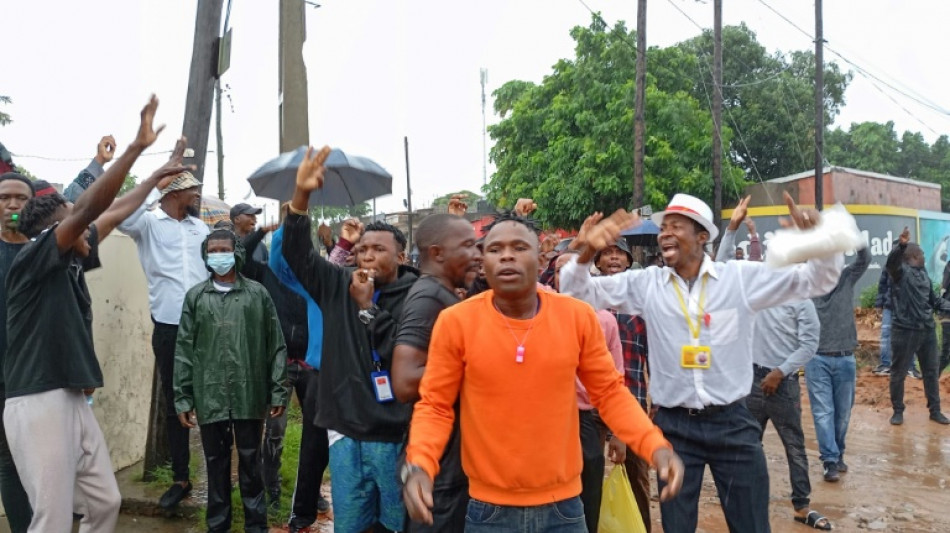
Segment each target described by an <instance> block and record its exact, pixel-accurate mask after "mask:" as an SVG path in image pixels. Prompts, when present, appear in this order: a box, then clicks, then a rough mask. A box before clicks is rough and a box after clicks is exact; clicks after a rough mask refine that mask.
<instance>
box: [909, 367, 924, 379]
mask: <svg viewBox="0 0 950 533" xmlns="http://www.w3.org/2000/svg"><path fill="white" fill-rule="evenodd" d="M907 375H908V376H910V377H912V378H914V379H923V376H921V375H920V370H917V369H916V368H911V369H910V370H908V371H907Z"/></svg>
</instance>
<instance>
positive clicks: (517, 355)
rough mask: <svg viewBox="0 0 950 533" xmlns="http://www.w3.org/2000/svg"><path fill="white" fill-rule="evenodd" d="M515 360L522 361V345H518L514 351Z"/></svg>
mask: <svg viewBox="0 0 950 533" xmlns="http://www.w3.org/2000/svg"><path fill="white" fill-rule="evenodd" d="M515 362H516V363H524V346H519V347H518V349H517V350H516V351H515Z"/></svg>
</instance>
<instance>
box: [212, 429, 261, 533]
mask: <svg viewBox="0 0 950 533" xmlns="http://www.w3.org/2000/svg"><path fill="white" fill-rule="evenodd" d="M263 430H264V421H263V420H225V421H222V422H213V423H211V424H202V425H201V446H202V447H203V448H204V452H205V463H206V464H207V467H208V519H207V523H208V531H209V533H218V532H224V531H230V530H231V447H232V445H236V446H237V454H238V484H239V486H240V488H241V501H242V503H243V504H244V531H248V532H260V533H267V508H266V503H265V501H264V478H263V475H262V473H261V435H262V432H263Z"/></svg>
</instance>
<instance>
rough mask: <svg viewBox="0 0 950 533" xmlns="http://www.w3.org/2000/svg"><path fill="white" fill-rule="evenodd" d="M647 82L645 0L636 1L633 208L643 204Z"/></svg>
mask: <svg viewBox="0 0 950 533" xmlns="http://www.w3.org/2000/svg"><path fill="white" fill-rule="evenodd" d="M646 82H647V0H638V1H637V78H636V83H635V85H636V94H635V96H634V102H633V206H631V207H632V208H633V209H639V208H640V207H642V206H643V154H644V145H643V132H644V130H645V129H646V124H645V122H644V118H643V106H644V103H645V96H646Z"/></svg>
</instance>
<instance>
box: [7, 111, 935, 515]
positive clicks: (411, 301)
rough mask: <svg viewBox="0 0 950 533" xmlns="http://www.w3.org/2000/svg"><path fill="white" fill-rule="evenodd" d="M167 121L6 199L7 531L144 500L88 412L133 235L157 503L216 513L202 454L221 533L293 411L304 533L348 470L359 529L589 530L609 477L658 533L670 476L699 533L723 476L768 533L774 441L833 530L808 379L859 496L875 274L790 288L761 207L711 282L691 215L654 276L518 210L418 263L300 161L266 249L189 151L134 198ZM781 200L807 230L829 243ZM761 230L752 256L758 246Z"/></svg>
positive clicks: (700, 220) (275, 468) (463, 231)
mask: <svg viewBox="0 0 950 533" xmlns="http://www.w3.org/2000/svg"><path fill="white" fill-rule="evenodd" d="M157 107H158V101H157V99H155V98H154V97H153V98H152V99H151V100H150V101H149V103H148V104H147V105H146V106H145V108H144V109H143V111H142V115H141V123H140V127H139V131H138V133H137V134H136V136H135V139H134V141H133V142H132V144H131V145H130V146H129V147H128V149H126V151H125V152H124V153H122V155H120V156H119V157H118V158H116V159H115V160H114V161H113V156H114V153H115V148H116V142H115V139H114V138H112V137H111V136H110V137H104V138H103V139H102V141H101V142H100V143H99V146H98V148H97V156H96V159H95V160H94V161H93V162H92V163H91V164H90V166H89V167H87V168H86V169H85V170H83V172H82V173H80V175H79V176H78V177H77V178H76V180H74V182H73V183H72V184H70V186H69V187H68V188H67V189H66V195H65V196H64V195H61V194H59V193H56V192H55V190H53V189H52V188H51V187H49V186H48V184H38V183H37V182H32V181H30V180H29V179H27V178H25V177H23V176H21V175H19V174H16V173H6V174H3V175H2V176H0V210H2V223H3V227H2V231H0V277H2V278H3V281H4V283H2V284H0V287H2V288H3V289H2V293H0V314H2V315H3V316H2V318H3V319H4V320H5V322H6V328H5V329H2V328H0V330H2V331H3V332H4V333H3V335H4V336H3V338H0V349H2V351H0V356H2V361H3V372H2V373H0V386H2V387H3V391H2V392H3V394H2V395H0V401H2V402H3V403H0V407H2V410H3V419H2V420H3V425H2V427H0V496H2V499H3V503H4V507H5V508H6V510H7V518H8V521H9V523H10V527H11V530H12V531H14V532H16V533H19V532H23V531H30V532H65V531H70V530H71V527H72V524H73V521H74V518H75V517H76V516H80V517H81V518H79V520H80V526H79V527H80V531H84V532H85V531H88V532H92V531H96V532H98V531H113V530H114V529H115V523H116V519H117V515H118V511H119V505H120V501H121V496H120V494H119V490H118V487H117V485H116V480H115V476H114V474H113V473H112V469H111V463H110V461H109V453H108V446H107V443H106V442H105V439H104V437H103V434H102V432H101V431H100V429H99V425H98V422H97V421H96V418H95V416H94V415H93V411H92V408H91V407H90V405H91V401H90V400H91V397H92V396H91V395H92V392H93V391H94V390H95V389H96V388H99V387H102V386H103V385H104V383H103V378H102V371H101V369H100V366H99V363H98V360H97V358H96V354H95V350H94V347H93V342H92V337H93V335H92V316H91V314H92V311H91V296H90V294H89V290H88V287H87V285H86V282H85V272H86V271H87V270H91V269H95V268H98V267H99V266H100V261H99V256H98V246H99V243H100V242H101V241H102V240H103V239H105V238H106V237H107V236H108V235H109V234H111V233H112V231H113V230H115V229H118V230H120V231H122V232H123V233H125V234H126V235H128V236H130V237H131V238H132V239H133V240H134V241H135V243H136V245H137V248H138V254H139V259H140V261H141V264H142V268H143V270H144V272H145V275H146V279H147V282H148V294H149V306H150V312H151V315H152V321H153V323H154V329H153V333H152V348H153V352H154V355H155V359H156V363H157V368H158V371H159V373H160V382H161V385H162V391H163V393H164V397H165V403H166V412H165V416H166V422H167V438H168V446H169V450H170V452H171V467H172V472H173V483H172V485H171V486H170V487H169V488H168V489H167V491H166V492H165V493H164V494H163V495H162V497H161V499H160V502H159V503H160V505H161V506H163V507H165V508H172V507H174V506H175V505H177V504H178V503H179V502H181V501H182V499H184V498H186V497H187V496H188V495H189V493H190V492H191V490H192V479H191V478H192V472H190V470H189V463H190V457H189V445H188V442H189V431H190V429H192V428H196V427H197V428H199V431H200V436H201V444H202V451H203V453H204V456H205V462H206V465H207V473H208V503H207V515H206V516H207V518H206V522H207V528H208V531H211V532H220V531H229V530H230V528H231V521H232V508H231V495H230V493H231V472H232V465H231V460H232V453H233V448H236V451H237V457H238V468H237V471H238V487H239V490H240V493H241V499H240V501H241V504H242V506H243V510H244V517H245V531H250V532H266V531H268V510H269V509H272V508H275V507H277V506H278V505H279V501H280V497H281V494H280V491H281V489H280V487H281V479H280V465H281V456H282V450H283V437H284V434H285V430H286V425H287V419H286V408H287V406H288V403H289V400H290V397H291V395H292V394H296V395H297V398H298V400H299V403H300V407H301V411H302V416H303V420H302V424H303V428H302V437H301V443H300V452H299V458H298V470H297V476H296V481H295V490H294V494H293V503H292V512H291V515H290V517H289V519H288V523H287V524H286V527H287V529H288V530H289V531H291V532H306V531H311V530H312V528H313V527H314V526H313V525H314V522H315V521H316V519H317V517H318V515H319V514H321V513H325V512H327V511H328V510H329V508H330V503H329V502H328V501H327V500H326V499H325V497H324V495H322V494H321V491H320V485H321V481H322V478H323V475H324V472H325V471H326V470H327V469H329V470H330V471H331V472H332V476H333V477H332V483H331V489H330V490H331V496H332V498H331V499H332V504H333V525H334V530H335V531H337V532H343V533H350V532H352V533H358V532H364V531H372V532H380V531H413V532H429V531H433V532H434V531H448V532H455V531H463V530H464V531H472V532H479V531H485V532H488V531H524V532H542V531H545V532H546V531H559V532H560V531H563V532H573V531H577V532H583V531H592V532H593V531H597V530H598V521H599V517H600V509H601V498H602V495H601V488H602V484H603V479H604V473H605V469H606V463H607V460H608V459H609V460H610V461H611V462H613V463H614V464H616V465H623V468H626V470H627V473H628V478H629V483H630V489H631V491H632V493H633V495H634V498H635V501H636V503H637V506H638V507H639V512H640V514H641V516H642V517H643V519H644V526H645V528H646V530H647V531H650V529H651V523H652V521H651V518H650V500H651V497H652V493H651V491H652V489H651V482H650V477H649V476H650V471H651V469H653V470H655V472H656V477H657V489H658V497H659V501H660V512H661V521H662V525H663V530H664V531H666V532H670V533H677V532H690V531H695V530H696V528H697V522H698V518H699V517H698V512H699V511H698V501H699V496H700V490H701V488H702V479H703V476H704V472H705V468H706V466H707V465H708V466H709V467H710V471H711V473H712V476H713V480H714V481H715V485H716V488H717V491H718V496H719V501H720V503H721V506H722V510H723V513H724V515H725V519H726V523H727V524H728V527H729V529H730V531H735V532H743V533H745V532H767V531H770V524H769V472H768V468H767V464H766V460H765V455H764V452H763V448H762V437H763V434H764V432H765V428H766V424H767V422H768V421H769V420H771V421H772V423H773V425H774V427H775V429H776V431H777V432H778V434H779V436H780V438H781V441H782V443H783V445H784V447H785V451H786V455H787V459H788V468H789V477H790V480H791V503H792V506H793V508H794V510H795V514H794V518H795V520H796V521H799V522H801V523H802V524H805V525H806V526H810V527H812V528H815V529H822V530H827V529H831V528H832V524H831V521H830V520H829V519H828V518H827V517H826V516H824V515H823V514H822V513H821V512H820V511H819V510H817V509H816V508H814V507H812V505H811V501H810V492H811V485H810V480H809V474H808V457H807V454H806V452H805V438H804V434H803V431H802V421H801V414H802V412H801V399H800V398H801V390H800V384H799V380H800V376H801V374H802V372H801V369H802V368H804V375H805V378H806V380H807V385H808V387H807V388H808V394H809V399H810V401H811V406H812V415H813V417H814V425H815V429H816V437H817V440H818V447H819V451H820V456H819V457H820V460H821V461H822V465H823V477H824V480H825V481H826V482H835V481H838V480H839V479H840V476H841V475H842V474H844V473H846V472H847V471H848V466H847V464H846V463H845V461H844V454H845V442H846V436H847V430H848V423H849V417H850V412H851V407H852V404H853V402H854V391H855V372H856V370H855V369H856V366H855V358H854V349H855V347H856V345H857V336H856V329H855V323H854V314H853V312H852V306H853V300H854V287H855V284H856V282H857V280H858V279H860V277H861V276H862V275H863V274H864V272H865V270H866V269H867V267H868V264H869V262H870V256H869V254H868V252H867V251H866V250H863V249H862V250H858V251H857V256H856V258H855V260H854V261H853V262H852V263H851V264H849V265H848V266H845V264H844V258H843V255H842V254H835V255H830V256H829V255H824V256H820V257H813V258H810V259H808V260H807V261H806V262H804V263H801V264H797V265H794V266H790V267H786V268H781V269H773V268H770V267H769V266H767V265H766V264H765V263H764V262H762V259H763V257H764V256H765V255H766V254H768V250H766V249H764V246H763V245H762V243H761V242H760V241H759V238H758V235H757V233H756V229H755V223H754V221H753V220H752V219H750V218H748V217H747V208H748V203H749V199H748V198H745V199H743V200H741V201H740V202H739V205H738V206H737V207H736V209H734V210H733V214H732V217H731V219H730V221H729V224H728V226H727V227H726V230H725V231H724V233H723V235H722V238H721V242H720V244H719V248H718V252H717V254H716V255H715V256H713V255H712V252H711V244H712V243H713V242H714V241H715V240H716V239H717V237H719V233H720V231H719V228H718V227H717V226H716V225H715V224H714V223H713V214H712V211H711V210H710V208H709V206H708V205H706V204H705V203H704V202H702V201H701V200H699V199H697V198H695V197H692V196H689V195H686V194H677V195H675V196H674V197H673V198H672V200H671V201H670V203H669V205H668V206H667V207H666V209H665V210H663V211H661V212H659V213H655V214H653V215H652V220H653V221H654V222H655V223H656V224H657V225H658V226H659V228H660V233H659V235H658V241H657V245H658V248H659V253H658V254H657V256H655V257H653V258H651V259H650V260H649V261H648V262H647V263H648V264H649V266H647V267H646V268H642V267H640V266H639V265H637V264H636V263H635V261H634V255H633V253H632V252H631V249H630V247H629V246H628V245H627V242H626V241H625V240H624V238H623V237H622V236H621V232H622V230H624V229H626V228H628V227H631V226H634V225H636V224H638V223H640V220H639V216H638V215H636V214H632V213H627V212H626V211H623V210H619V211H617V212H615V213H613V214H611V215H609V216H604V215H603V214H601V213H594V214H592V215H591V216H590V217H588V218H587V220H585V222H584V224H583V225H582V227H581V228H580V230H579V232H578V234H577V236H576V237H575V238H574V239H573V240H572V241H571V243H570V245H569V246H568V247H567V248H566V249H564V250H563V251H558V247H556V246H555V245H556V244H557V243H556V242H554V241H552V240H551V239H550V238H545V239H539V234H540V232H539V230H538V228H537V227H536V226H535V224H534V222H533V221H532V220H531V218H530V215H531V214H532V213H533V212H534V211H535V210H536V209H539V208H542V209H543V206H538V205H537V204H535V203H534V202H532V201H531V200H529V199H521V200H519V201H518V202H517V204H516V206H515V208H514V210H513V211H511V212H506V213H502V214H499V215H498V217H497V218H496V220H495V222H494V223H493V224H491V225H490V226H489V227H488V228H487V230H486V231H485V232H484V235H481V236H479V235H477V234H476V232H475V229H474V228H473V226H472V225H471V224H470V223H469V222H468V221H467V220H466V219H465V218H464V217H463V216H462V215H464V213H465V210H466V205H465V202H464V198H462V197H454V198H453V199H452V200H451V202H450V205H449V213H446V214H435V215H430V216H429V217H427V218H425V219H424V220H422V222H421V223H420V224H419V226H418V229H417V231H416V243H415V244H416V245H417V246H418V249H419V264H418V265H411V264H409V261H408V259H407V249H406V248H407V244H408V243H407V241H406V238H405V236H404V235H403V233H402V232H401V231H400V230H399V229H397V228H395V227H393V226H391V225H389V224H386V223H383V222H373V223H371V224H369V225H366V226H363V225H362V224H361V223H360V222H359V221H357V220H354V219H351V220H347V221H345V222H344V223H343V224H342V228H341V230H340V235H339V236H338V238H337V239H336V240H334V239H333V236H332V232H330V231H329V228H328V227H326V226H322V225H321V227H319V228H317V229H316V231H314V228H313V224H312V221H311V217H310V215H309V202H310V196H311V194H312V193H313V191H315V190H318V189H320V188H321V187H322V185H323V179H324V170H325V169H324V166H323V164H324V162H325V160H326V157H327V155H328V154H329V148H326V147H324V148H323V149H321V150H318V151H315V150H313V149H310V150H309V151H308V152H307V155H306V157H305V158H304V160H303V161H302V162H301V164H300V166H299V168H298V170H297V177H296V188H295V192H294V195H293V197H292V198H291V199H290V201H289V202H287V203H286V204H285V205H284V206H283V208H282V219H283V220H282V222H281V223H279V224H275V225H273V226H267V227H261V228H257V220H256V215H258V214H260V210H259V209H256V208H254V207H252V206H250V205H248V204H238V205H236V206H234V208H232V209H231V212H230V220H228V221H224V222H221V223H219V224H216V225H215V226H214V227H212V228H209V227H208V226H207V225H206V224H205V223H204V222H202V220H201V219H200V218H198V208H199V206H200V190H201V189H200V188H201V183H200V182H199V181H198V180H197V179H196V178H195V177H194V176H193V175H192V174H191V172H190V169H189V168H188V167H187V166H185V165H183V163H182V157H183V154H184V150H185V146H186V139H184V138H181V139H179V140H178V141H177V143H176V146H175V149H174V150H173V152H172V155H171V157H170V159H169V161H168V162H167V163H165V164H164V165H162V166H161V167H160V168H159V169H157V170H156V171H155V172H154V173H153V174H152V175H151V176H150V177H149V178H148V179H146V180H144V181H142V182H141V183H140V184H138V185H137V186H136V187H135V188H134V189H133V190H132V191H130V192H129V193H127V194H125V195H123V196H121V197H119V198H118V199H116V194H117V193H118V191H119V188H120V186H121V185H122V182H123V181H124V179H125V176H126V174H127V173H128V171H129V169H130V168H131V167H132V164H133V163H134V162H135V161H136V159H137V157H138V156H139V155H141V154H142V152H143V151H144V150H145V149H146V148H148V147H149V146H151V145H152V144H153V143H154V142H155V140H156V138H157V137H158V134H159V133H160V131H161V128H155V127H153V118H154V115H155V112H156V109H157ZM110 163H111V164H110ZM106 164H109V167H108V168H107V169H106V168H105V165H106ZM786 202H787V204H788V208H789V214H790V217H789V224H790V225H791V226H794V227H797V228H799V229H801V230H809V229H811V228H813V227H814V226H815V225H816V224H818V223H819V221H820V220H821V215H820V214H819V213H818V212H817V211H815V210H814V209H805V208H799V207H798V206H797V205H795V203H794V202H793V201H792V199H791V197H789V196H788V195H786ZM151 205H154V207H153V208H152V209H149V208H148V207H149V206H151ZM743 224H745V227H746V228H747V229H748V231H749V237H750V242H751V246H750V249H749V254H748V257H746V256H745V254H744V250H742V248H737V247H736V245H735V243H736V238H737V233H738V232H739V230H740V228H741V227H742V226H743ZM269 233H270V234H271V244H270V250H268V249H267V248H266V247H265V246H264V245H263V240H264V238H265V236H266V235H267V234H269ZM314 234H316V235H317V236H318V240H317V244H316V245H315V242H314V240H313V238H312V235H314ZM740 251H742V252H743V253H742V255H740V254H739V252H740ZM923 264H924V262H923V255H922V252H921V250H920V248H919V246H917V245H916V244H914V243H912V242H910V233H909V231H908V230H907V229H905V230H904V232H903V233H902V234H901V236H900V239H899V240H898V242H897V243H896V245H895V246H894V248H893V251H892V252H891V253H890V255H889V256H888V260H887V265H886V276H887V277H886V278H882V282H883V283H887V284H888V285H889V287H890V289H889V290H888V292H887V296H886V302H887V303H886V309H888V310H889V311H890V313H888V314H889V315H890V317H891V318H892V323H890V324H888V326H889V329H888V330H887V331H888V334H889V335H890V341H891V344H890V346H892V347H893V349H892V350H891V351H890V352H889V354H888V357H889V359H888V360H887V361H884V362H882V363H883V364H886V365H887V366H888V367H889V368H890V393H891V400H892V404H893V417H892V418H891V423H892V424H895V425H896V424H901V423H902V421H903V412H904V403H903V394H904V389H903V382H904V379H905V378H906V376H907V372H908V370H909V369H910V368H911V366H912V362H913V358H914V356H915V355H916V357H917V358H918V360H919V362H920V367H921V371H922V372H923V379H924V385H925V389H926V396H927V406H928V408H929V410H930V418H931V419H932V420H934V421H935V422H938V423H940V424H947V423H950V420H948V419H947V418H946V417H944V415H943V414H942V413H941V410H940V398H939V390H938V387H937V377H938V376H939V372H940V371H941V370H942V369H943V368H944V367H945V366H946V365H947V360H948V357H950V356H947V355H946V354H947V351H948V348H946V346H950V345H948V344H945V345H944V346H945V348H944V354H943V357H942V358H941V357H940V356H939V355H938V351H937V344H936V335H935V326H936V324H935V322H934V319H933V314H934V313H935V312H937V313H940V314H944V315H947V316H950V300H945V299H944V298H942V297H941V296H939V295H937V294H936V293H935V292H934V291H933V289H932V287H931V285H930V280H929V276H928V275H927V272H926V270H925V269H924V267H923ZM945 279H947V280H948V281H945V283H944V289H945V290H946V289H948V285H950V273H948V274H945ZM54 322H55V323H57V324H60V325H61V327H60V328H58V333H57V334H56V335H50V334H49V331H48V325H49V324H50V323H54ZM750 331H751V335H749V332H750ZM648 340H649V341H648ZM944 342H945V343H946V342H947V341H946V336H945V337H944ZM890 346H888V347H890ZM882 356H883V354H882ZM879 370H880V369H879ZM605 449H606V450H607V451H606V452H605Z"/></svg>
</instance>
